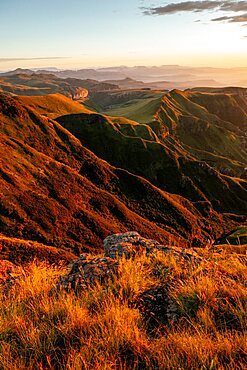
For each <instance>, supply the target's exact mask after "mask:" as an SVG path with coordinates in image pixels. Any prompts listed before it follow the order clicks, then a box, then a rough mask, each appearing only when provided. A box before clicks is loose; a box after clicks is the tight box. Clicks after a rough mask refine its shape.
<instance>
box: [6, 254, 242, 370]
mask: <svg viewBox="0 0 247 370" xmlns="http://www.w3.org/2000/svg"><path fill="white" fill-rule="evenodd" d="M207 253H208V251H207ZM207 257H208V258H207V262H202V263H201V264H200V265H196V264H192V263H189V264H187V263H184V262H183V261H179V260H177V259H175V258H174V257H173V256H168V255H164V254H161V253H158V254H156V255H155V254H153V255H150V256H146V255H141V256H136V257H135V258H134V259H132V260H127V261H126V260H124V259H122V260H120V261H119V262H120V268H119V274H118V276H115V277H114V278H113V280H112V281H110V282H109V284H108V285H102V284H99V283H96V284H95V285H94V286H92V287H88V288H85V289H84V291H82V292H81V293H80V294H78V295H75V294H74V293H73V292H69V293H66V292H61V293H59V294H54V295H50V294H49V292H50V290H51V288H52V287H54V285H55V284H56V282H57V280H58V278H59V276H61V275H64V274H65V273H66V269H65V268H63V267H55V266H50V265H48V264H45V263H38V262H35V263H31V264H29V265H28V266H27V267H26V268H25V270H24V271H23V275H22V276H21V277H20V278H19V279H18V280H16V282H15V284H14V286H13V287H12V288H11V289H10V290H9V292H8V293H7V294H6V293H4V292H1V296H0V369H3V370H7V369H8V370H17V369H18V370H22V369H23V370H24V369H30V370H31V369H42V370H46V369H69V370H77V369H78V370H79V369H85V370H89V369H99V370H101V369H102V370H103V369H107V370H108V369H122V370H124V369H126V370H127V369H131V370H132V369H174V370H177V369H203V370H206V369H222V370H223V369H229V370H230V369H236V370H237V369H246V365H247V363H246V359H247V333H246V327H247V314H246V312H247V307H246V303H247V288H246V280H245V279H244V276H246V272H247V271H246V270H247V266H246V258H244V257H242V258H240V257H238V256H230V257H229V256H225V257H224V256H223V257H221V258H218V257H217V261H218V262H217V264H216V262H215V256H214V255H213V254H212V255H211V256H209V253H208V255H207ZM229 261H230V262H229ZM160 283H161V284H162V283H164V284H166V286H167V289H168V292H169V295H170V298H171V299H173V300H174V301H175V302H176V304H177V306H178V311H179V318H178V320H177V322H170V323H168V324H167V325H165V326H163V327H160V328H156V331H155V332H152V335H150V332H149V331H148V330H147V322H146V321H145V320H144V318H143V317H142V316H141V313H140V312H139V310H138V309H137V308H134V307H133V306H132V305H131V304H130V302H131V301H132V300H133V299H134V298H136V297H137V296H138V295H139V294H140V293H142V292H143V291H145V290H147V289H149V288H150V287H152V286H153V285H155V284H160Z"/></svg>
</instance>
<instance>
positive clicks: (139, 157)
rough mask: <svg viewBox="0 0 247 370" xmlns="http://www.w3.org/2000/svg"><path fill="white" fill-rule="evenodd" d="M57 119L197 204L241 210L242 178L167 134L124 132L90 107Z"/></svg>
mask: <svg viewBox="0 0 247 370" xmlns="http://www.w3.org/2000/svg"><path fill="white" fill-rule="evenodd" d="M57 121H58V122H59V123H60V124H62V125H63V126H64V127H65V128H67V129H68V130H69V131H70V132H71V133H72V134H73V135H75V136H76V137H78V138H79V139H80V141H81V142H82V144H83V145H84V146H86V147H88V148H89V149H90V150H92V151H93V152H94V153H96V154H97V155H98V156H100V157H102V158H104V159H105V160H107V161H108V162H109V163H111V164H112V165H114V166H117V167H121V168H125V169H127V170H129V171H131V172H133V173H135V174H137V175H139V176H142V177H144V178H146V179H148V180H149V181H151V182H152V183H153V184H155V185H156V186H158V187H160V188H162V189H164V190H166V191H168V192H171V193H175V194H180V195H182V196H184V197H186V198H188V199H190V200H191V201H193V202H194V203H195V204H196V206H198V207H201V202H208V201H209V202H212V204H213V207H214V208H215V209H216V210H217V211H219V212H232V213H237V214H242V213H246V209H247V182H246V181H244V180H240V179H234V178H231V177H227V176H225V175H222V174H220V173H219V172H217V171H216V170H214V169H213V168H212V167H210V166H209V165H208V164H207V163H206V162H202V161H199V160H197V159H196V157H195V156H193V155H191V154H190V153H189V151H186V149H185V148H184V147H183V146H181V145H179V143H178V142H177V141H176V140H175V139H174V138H173V137H172V136H171V135H168V137H166V138H165V139H164V136H162V137H161V138H160V139H159V138H158V132H157V135H156V134H155V133H154V132H153V130H152V131H151V132H152V135H151V136H149V138H146V137H144V136H139V137H137V136H134V135H133V134H132V133H131V131H129V132H128V133H127V134H126V133H123V132H122V130H121V129H119V128H118V127H116V125H114V121H112V120H111V118H110V117H106V116H103V115H99V114H93V113H92V114H73V115H67V116H62V117H59V118H58V119H57ZM139 135H141V132H139Z"/></svg>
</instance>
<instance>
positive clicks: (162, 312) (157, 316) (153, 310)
mask: <svg viewBox="0 0 247 370" xmlns="http://www.w3.org/2000/svg"><path fill="white" fill-rule="evenodd" d="M132 306H134V307H136V308H138V309H139V310H140V311H141V313H142V315H143V316H144V318H145V319H146V320H147V322H148V325H149V328H150V329H153V328H154V327H157V326H159V325H160V324H167V323H168V322H171V321H172V322H176V321H177V319H178V318H179V315H180V310H179V306H178V304H177V303H176V302H175V301H174V300H172V299H171V298H170V297H169V295H168V293H167V289H166V287H165V286H164V285H162V284H159V285H156V286H154V287H153V288H151V289H149V290H146V291H145V292H143V293H141V294H140V295H139V296H137V297H136V298H135V299H134V300H133V302H132Z"/></svg>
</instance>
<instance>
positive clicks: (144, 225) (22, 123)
mask: <svg viewBox="0 0 247 370" xmlns="http://www.w3.org/2000/svg"><path fill="white" fill-rule="evenodd" d="M6 78H7V79H8V81H7V80H6ZM10 79H12V86H13V89H14V90H12V91H9V92H7V91H6V90H5V92H4V93H1V95H0V130H1V146H0V150H1V167H0V170H1V179H0V181H1V185H0V188H1V193H2V197H1V203H0V226H1V238H0V246H1V251H0V254H1V255H2V256H5V257H6V256H10V255H11V248H14V247H13V246H14V245H15V248H16V242H15V243H11V238H14V239H15V240H17V239H18V241H19V242H18V243H19V245H20V246H22V247H20V251H19V253H20V260H22V259H24V260H25V259H26V258H27V255H26V250H27V248H26V247H25V246H26V244H25V243H28V245H29V250H30V251H32V253H33V254H34V255H35V254H36V255H39V256H40V255H42V254H45V255H49V258H50V259H51V260H52V259H53V260H54V258H55V257H54V255H56V256H60V257H61V258H63V259H64V258H65V259H70V258H71V257H69V256H72V255H78V254H79V253H81V252H83V251H96V250H97V249H98V246H99V245H101V244H102V243H101V241H102V239H104V238H105V237H106V236H108V235H109V234H112V233H117V232H124V231H128V230H139V231H140V233H141V234H142V235H143V236H145V237H149V238H154V239H156V240H158V241H159V242H161V243H165V244H172V245H180V246H184V247H186V246H193V247H200V246H204V245H206V244H207V243H208V242H209V241H210V243H213V242H216V243H217V240H220V238H222V237H223V236H224V235H227V234H230V233H231V232H232V230H234V228H236V227H238V226H239V225H243V224H245V222H246V216H247V213H246V210H247V180H246V178H247V176H246V167H247V155H246V143H247V136H246V126H247V101H246V89H239V88H223V89H219V88H217V89H210V88H200V89H199V88H198V89H192V90H187V91H180V90H172V91H168V92H164V91H161V90H146V89H144V90H143V89H131V90H126V89H121V88H120V87H119V86H117V85H114V84H113V85H111V84H110V83H109V82H107V83H105V84H103V85H102V83H101V82H97V81H90V80H86V81H81V80H73V79H59V78H58V77H54V76H50V75H44V74H40V75H38V76H36V75H33V74H31V75H28V74H25V75H23V74H20V75H19V74H18V75H13V76H5V77H4V78H3V77H1V80H2V81H4V83H5V84H6V83H10V82H9V81H10ZM23 80H24V81H25V84H24V83H23ZM54 81H56V83H55V84H54V85H52V84H53V82H54ZM78 81H80V83H81V86H79V82H78ZM21 82H22V83H21ZM86 83H87V84H88V86H87V88H86V85H85V84H86ZM39 84H40V85H39ZM46 84H47V85H46ZM49 84H50V85H49ZM20 85H22V86H29V87H31V88H33V87H35V88H36V89H37V95H36V96H22V95H23V91H22V90H21V92H20V91H19V90H18V88H17V87H18V86H20ZM48 85H49V86H50V88H49V89H50V90H47V92H49V94H48V95H44V94H43V93H44V88H45V89H46V88H47V86H48ZM44 86H45V87H44ZM51 86H53V87H51ZM69 87H70V89H71V90H69ZM78 88H81V89H83V90H81V91H83V96H79V97H77V96H76V95H73V94H71V91H77V90H76V89H78ZM52 89H53V90H52ZM59 89H60V91H59ZM73 89H75V90H73ZM98 89H99V90H98ZM103 89H105V90H103ZM13 91H14V92H13ZM61 91H63V92H65V94H63V95H62V94H60V92H61ZM69 91H70V93H69ZM18 92H20V94H19V95H18ZM50 92H53V94H50ZM30 95H33V94H30ZM40 95H42V96H40ZM65 95H67V96H65ZM73 99H74V100H73ZM75 99H76V100H77V101H75ZM113 112H114V114H113ZM123 113H124V114H123ZM35 243H36V244H35ZM65 252H66V253H67V255H66V256H65ZM30 253H31V252H30ZM60 257H56V258H60ZM7 259H8V258H7Z"/></svg>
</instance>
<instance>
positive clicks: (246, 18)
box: [211, 13, 247, 23]
mask: <svg viewBox="0 0 247 370" xmlns="http://www.w3.org/2000/svg"><path fill="white" fill-rule="evenodd" d="M211 21H212V22H229V23H243V22H247V13H245V14H240V15H232V16H229V17H228V16H224V17H218V18H213V19H211Z"/></svg>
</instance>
